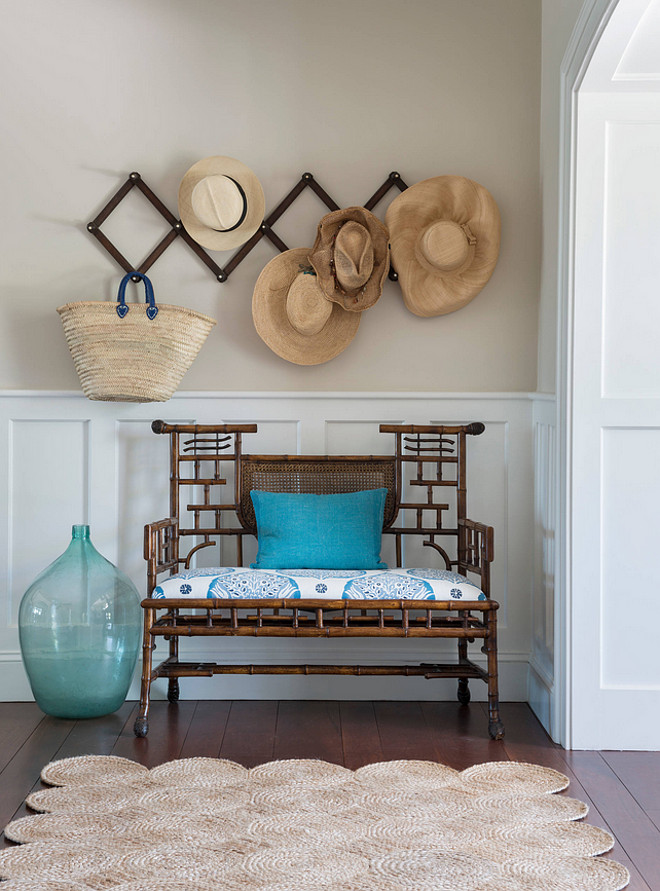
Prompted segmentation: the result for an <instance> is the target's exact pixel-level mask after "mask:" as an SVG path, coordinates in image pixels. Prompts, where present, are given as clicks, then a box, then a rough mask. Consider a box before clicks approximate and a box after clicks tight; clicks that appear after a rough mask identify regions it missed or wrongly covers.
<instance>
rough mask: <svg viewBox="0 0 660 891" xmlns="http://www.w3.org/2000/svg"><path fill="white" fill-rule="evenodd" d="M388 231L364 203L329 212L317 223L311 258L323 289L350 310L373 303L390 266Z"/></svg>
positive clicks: (381, 289)
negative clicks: (361, 205) (363, 205)
mask: <svg viewBox="0 0 660 891" xmlns="http://www.w3.org/2000/svg"><path fill="white" fill-rule="evenodd" d="M389 247H390V244H389V234H388V231H387V228H386V227H385V225H384V224H383V223H381V221H380V220H379V219H378V218H377V217H375V216H374V215H373V214H372V213H371V212H370V211H368V210H366V209H365V208H364V207H345V208H343V209H341V210H333V211H332V212H331V213H328V214H326V215H325V216H324V217H323V219H322V220H321V222H320V223H319V225H318V230H317V233H316V241H315V242H314V247H313V248H312V252H311V254H310V257H309V259H310V262H311V264H312V266H313V267H314V269H315V270H316V274H317V275H318V278H319V284H320V286H321V288H322V290H323V293H324V294H325V296H326V297H327V298H328V300H332V301H333V302H335V303H338V304H340V305H341V306H342V307H343V309H345V310H347V311H348V312H362V311H363V310H365V309H368V308H369V307H370V306H373V305H374V303H375V302H376V301H377V300H378V298H379V297H380V295H381V294H382V292H383V283H384V281H385V276H386V275H387V273H388V271H389V268H390V250H389Z"/></svg>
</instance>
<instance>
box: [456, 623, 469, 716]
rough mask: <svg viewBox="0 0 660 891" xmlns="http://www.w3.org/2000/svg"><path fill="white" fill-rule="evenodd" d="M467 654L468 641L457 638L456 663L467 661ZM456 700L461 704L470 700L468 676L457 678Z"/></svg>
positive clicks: (466, 703)
mask: <svg viewBox="0 0 660 891" xmlns="http://www.w3.org/2000/svg"><path fill="white" fill-rule="evenodd" d="M467 654H468V642H467V641H466V640H463V639H462V638H459V639H458V664H459V666H460V664H461V662H466V661H467ZM456 695H457V698H458V701H459V702H460V703H461V705H468V703H469V702H470V699H471V696H470V682H469V680H468V678H459V679H458V692H457V694H456Z"/></svg>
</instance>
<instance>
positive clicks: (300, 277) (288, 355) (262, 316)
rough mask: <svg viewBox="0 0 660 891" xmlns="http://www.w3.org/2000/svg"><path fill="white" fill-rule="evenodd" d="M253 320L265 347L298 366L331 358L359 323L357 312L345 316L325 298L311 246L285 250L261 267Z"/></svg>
mask: <svg viewBox="0 0 660 891" xmlns="http://www.w3.org/2000/svg"><path fill="white" fill-rule="evenodd" d="M252 318H253V319H254V325H255V328H256V329H257V333H258V335H259V337H260V338H261V339H262V340H263V341H264V343H265V344H267V346H269V347H270V348H271V350H272V351H273V352H274V353H277V355H278V356H280V357H281V358H282V359H286V360H287V361H288V362H293V363H294V364H296V365H320V364H321V362H327V361H328V360H329V359H334V357H335V356H338V355H339V353H341V351H342V350H344V349H346V347H347V346H348V344H349V343H350V342H351V340H353V338H354V337H355V332H356V331H357V329H358V325H359V324H360V314H359V313H349V312H344V310H343V309H342V308H341V306H339V305H338V304H336V303H331V302H330V301H329V300H328V299H327V298H326V297H325V295H324V294H323V291H322V290H321V288H320V287H319V283H318V279H317V276H316V273H315V272H314V270H313V269H312V267H311V265H310V262H309V248H294V249H293V250H290V251H284V253H282V254H279V255H278V256H277V257H274V258H273V259H272V260H271V261H270V263H268V264H267V265H266V266H265V267H264V268H263V270H262V271H261V274H260V276H259V278H258V279H257V283H256V285H255V288H254V295H253V297H252Z"/></svg>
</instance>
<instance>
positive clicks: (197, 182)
mask: <svg viewBox="0 0 660 891" xmlns="http://www.w3.org/2000/svg"><path fill="white" fill-rule="evenodd" d="M265 208H266V201H265V199H264V191H263V189H262V188H261V183H260V182H259V180H258V179H257V177H256V176H255V175H254V173H253V172H252V171H251V170H250V168H249V167H246V166H245V164H242V163H241V162H240V161H237V160H236V159H235V158H226V157H224V156H222V155H216V156H214V157H212V158H204V159H203V160H201V161H198V162H197V163H196V164H193V166H192V167H191V168H190V170H188V172H187V173H186V174H185V176H184V177H183V179H182V180H181V185H180V186H179V215H180V217H181V222H182V223H183V225H184V227H185V230H186V232H187V233H188V235H190V236H191V237H192V238H194V239H195V241H196V242H197V243H198V244H201V245H202V247H205V248H208V249H209V250H211V251H227V250H231V249H232V248H235V247H239V245H241V244H245V242H246V241H247V240H248V239H249V238H251V237H252V236H253V235H254V233H255V232H256V231H257V229H258V228H259V226H260V225H261V223H262V221H263V218H264V210H265Z"/></svg>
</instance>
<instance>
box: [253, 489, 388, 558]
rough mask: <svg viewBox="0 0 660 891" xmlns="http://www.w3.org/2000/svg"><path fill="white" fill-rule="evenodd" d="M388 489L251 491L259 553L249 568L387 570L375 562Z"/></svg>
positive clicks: (378, 551)
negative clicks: (329, 492)
mask: <svg viewBox="0 0 660 891" xmlns="http://www.w3.org/2000/svg"><path fill="white" fill-rule="evenodd" d="M386 495H387V489H367V490H366V491H364V492H347V493H345V494H340V495H313V494H289V493H288V492H261V491H259V490H256V489H255V490H253V491H252V492H250V497H251V498H252V503H253V504H254V513H255V516H256V519H257V538H258V541H259V553H258V554H257V560H256V562H255V563H251V564H250V568H251V569H387V564H385V563H382V562H381V559H380V542H381V535H382V532H383V513H384V510H385V496H386Z"/></svg>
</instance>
